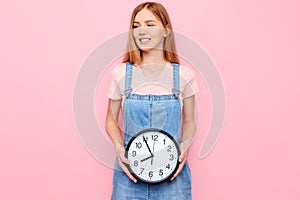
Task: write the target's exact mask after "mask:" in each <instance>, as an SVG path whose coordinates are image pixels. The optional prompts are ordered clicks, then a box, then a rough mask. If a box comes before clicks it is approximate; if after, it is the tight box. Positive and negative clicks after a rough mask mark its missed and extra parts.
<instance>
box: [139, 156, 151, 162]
mask: <svg viewBox="0 0 300 200" xmlns="http://www.w3.org/2000/svg"><path fill="white" fill-rule="evenodd" d="M150 158H153V155H152V154H151V156H149V157H147V158H144V159H142V160H141V162H144V161H146V160H148V159H150Z"/></svg>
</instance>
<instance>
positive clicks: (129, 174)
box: [119, 163, 137, 183]
mask: <svg viewBox="0 0 300 200" xmlns="http://www.w3.org/2000/svg"><path fill="white" fill-rule="evenodd" d="M119 165H120V167H121V168H122V170H123V171H124V173H125V174H126V175H127V176H128V178H129V179H130V180H131V181H133V182H134V183H137V180H136V179H135V178H134V177H133V176H132V174H131V173H130V171H129V170H128V168H127V167H126V166H125V165H124V164H122V163H120V164H119Z"/></svg>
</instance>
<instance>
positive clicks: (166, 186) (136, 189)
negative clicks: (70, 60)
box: [111, 62, 192, 200]
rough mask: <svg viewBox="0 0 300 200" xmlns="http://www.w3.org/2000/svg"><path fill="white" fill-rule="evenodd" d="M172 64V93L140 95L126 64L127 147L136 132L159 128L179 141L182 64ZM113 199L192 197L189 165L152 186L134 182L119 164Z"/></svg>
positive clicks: (156, 199)
mask: <svg viewBox="0 0 300 200" xmlns="http://www.w3.org/2000/svg"><path fill="white" fill-rule="evenodd" d="M172 65H173V94H170V95H139V94H133V93H131V80H132V65H131V64H130V63H129V62H127V63H126V76H125V96H126V98H125V100H124V104H123V112H124V142H125V147H126V145H127V144H128V142H129V140H130V139H131V137H132V136H133V135H135V134H136V133H137V132H139V131H141V130H143V129H146V128H159V129H163V130H165V131H167V132H168V133H170V134H171V135H172V136H173V137H174V138H175V139H176V140H177V142H178V144H179V143H180V132H181V131H180V129H181V128H180V124H181V105H180V99H179V93H180V91H179V88H180V87H179V66H178V64H172ZM111 199H112V200H190V199H192V197H191V175H190V170H189V167H188V165H187V164H185V166H184V167H183V169H182V171H181V173H180V174H179V175H178V176H177V177H176V178H175V179H174V180H173V181H172V182H171V181H167V182H163V183H161V184H157V185H150V184H146V183H142V182H138V183H134V182H132V181H131V180H130V179H129V178H128V177H127V176H126V174H125V173H124V172H123V171H122V169H121V168H120V167H119V164H118V163H116V166H115V170H114V176H113V194H112V198H111Z"/></svg>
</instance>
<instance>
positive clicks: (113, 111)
mask: <svg viewBox="0 0 300 200" xmlns="http://www.w3.org/2000/svg"><path fill="white" fill-rule="evenodd" d="M178 66H179V59H178V56H177V54H176V48H175V41H174V34H173V31H172V25H171V21H170V19H169V15H168V13H167V11H166V9H165V8H164V7H163V6H162V5H161V4H159V3H157V2H145V3H142V4H140V5H139V6H137V7H136V8H135V9H134V11H133V13H132V16H131V22H130V33H129V38H128V44H127V53H126V55H125V57H124V60H123V63H121V64H119V65H117V66H116V67H115V68H114V69H113V71H112V74H111V82H110V86H109V92H108V97H109V101H108V110H107V117H106V131H107V132H108V134H109V136H110V138H111V140H112V142H113V143H114V145H115V148H116V151H117V155H118V159H117V162H116V168H115V170H114V177H113V194H112V199H113V200H123V199H130V200H133V199H154V200H160V199H163V200H168V199H172V200H176V199H178V200H185V199H186V200H188V199H191V175H190V170H189V167H188V165H187V156H188V150H189V147H190V145H191V143H192V139H193V136H194V133H195V129H196V127H195V122H194V94H195V93H197V92H198V86H197V83H196V80H195V76H194V74H193V72H192V71H191V70H190V69H189V68H187V67H185V66H182V65H180V66H179V67H178ZM176 69H177V70H176ZM120 111H121V112H123V116H124V135H122V132H123V130H121V128H120V126H119V122H118V116H119V113H120ZM146 128H159V129H163V130H164V131H166V132H168V133H170V134H171V135H172V136H173V137H174V138H175V139H176V140H177V142H178V143H179V144H180V145H179V146H180V152H181V154H180V157H179V162H180V164H179V167H178V169H177V170H176V173H175V174H174V175H173V176H172V177H171V180H170V181H165V182H163V183H160V184H147V183H144V182H140V181H137V180H136V178H134V176H133V175H132V174H131V173H130V172H129V170H128V168H127V167H126V164H129V160H127V159H126V158H125V148H126V145H127V144H128V142H129V140H130V139H131V138H132V136H133V135H135V134H136V133H137V132H139V131H141V130H143V129H146ZM150 159H151V162H152V159H153V158H152V157H149V162H150Z"/></svg>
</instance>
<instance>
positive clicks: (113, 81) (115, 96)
mask: <svg viewBox="0 0 300 200" xmlns="http://www.w3.org/2000/svg"><path fill="white" fill-rule="evenodd" d="M121 67H122V66H120V65H118V66H116V67H115V68H114V69H113V70H112V72H111V75H110V81H109V87H108V93H107V97H108V98H110V99H112V100H120V99H122V92H121V84H120V81H121V79H122V77H121V73H122V72H121V71H122V70H121V69H122V68H121Z"/></svg>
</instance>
